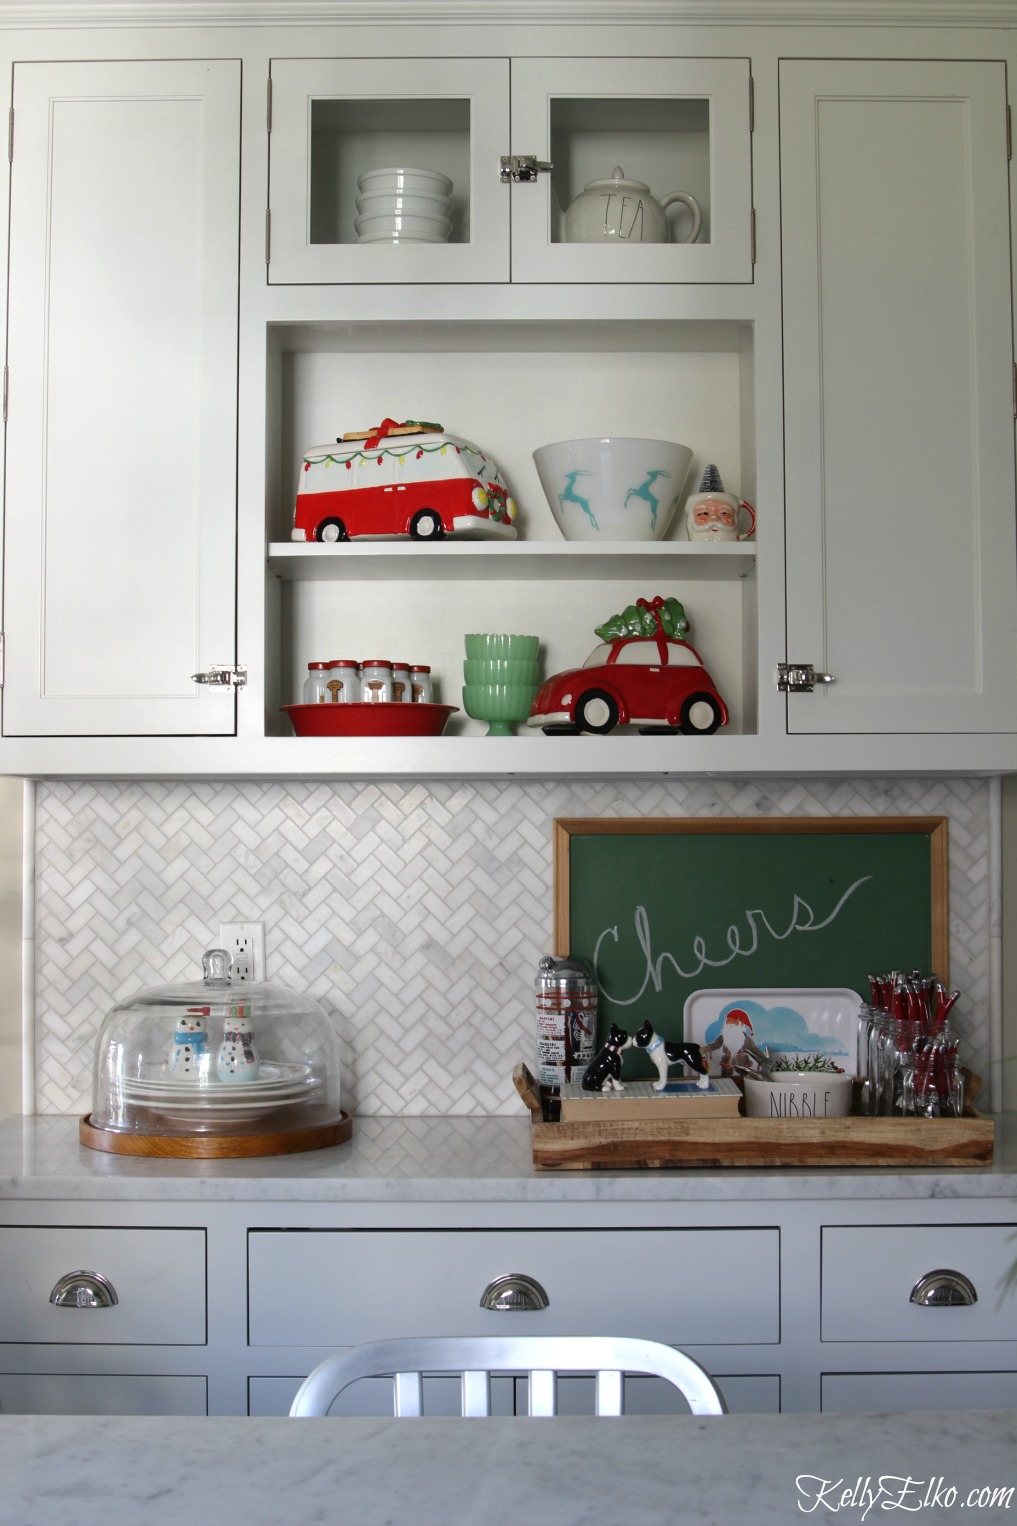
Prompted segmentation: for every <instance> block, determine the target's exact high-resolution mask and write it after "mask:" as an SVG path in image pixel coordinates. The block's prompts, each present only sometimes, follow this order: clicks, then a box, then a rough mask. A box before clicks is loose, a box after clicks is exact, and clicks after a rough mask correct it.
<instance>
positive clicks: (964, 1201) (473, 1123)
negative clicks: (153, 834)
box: [0, 1117, 1017, 1415]
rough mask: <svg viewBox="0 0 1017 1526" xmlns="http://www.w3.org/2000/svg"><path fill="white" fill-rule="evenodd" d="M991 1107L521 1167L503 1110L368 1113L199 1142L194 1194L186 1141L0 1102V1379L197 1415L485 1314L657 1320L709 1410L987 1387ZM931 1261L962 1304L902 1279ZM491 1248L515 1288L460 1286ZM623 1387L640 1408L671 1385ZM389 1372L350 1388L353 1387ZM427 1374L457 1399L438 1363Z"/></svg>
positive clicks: (281, 1396)
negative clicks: (221, 1155)
mask: <svg viewBox="0 0 1017 1526" xmlns="http://www.w3.org/2000/svg"><path fill="white" fill-rule="evenodd" d="M1012 1123H1013V1120H1012V1119H1011V1118H1004V1119H1000V1120H997V1134H996V1140H997V1149H996V1158H995V1161H994V1163H993V1164H992V1165H991V1166H989V1167H977V1168H974V1169H972V1170H966V1169H954V1170H945V1169H939V1168H920V1169H917V1170H906V1169H897V1170H871V1171H866V1170H863V1171H859V1170H857V1169H854V1170H852V1171H849V1172H846V1173H841V1172H837V1171H830V1170H824V1171H822V1172H818V1173H816V1172H795V1171H770V1170H745V1171H731V1170H717V1171H714V1170H710V1169H702V1170H690V1171H667V1172H660V1171H618V1172H613V1171H598V1172H595V1173H593V1172H583V1171H570V1172H560V1173H555V1172H534V1170H533V1166H532V1155H531V1148H530V1131H529V1120H528V1119H527V1118H525V1117H500V1118H495V1117H491V1118H481V1117H473V1118H470V1117H460V1118H445V1119H436V1118H428V1117H417V1118H411V1117H402V1118H391V1119H390V1118H372V1117H365V1118H362V1119H358V1120H357V1122H356V1126H355V1129H354V1133H353V1136H352V1138H351V1140H350V1141H349V1142H348V1144H345V1145H342V1146H338V1147H336V1148H335V1149H331V1150H323V1151H318V1152H314V1153H313V1154H312V1155H309V1156H306V1157H302V1158H300V1159H297V1158H295V1157H281V1158H278V1159H271V1158H265V1159H260V1160H256V1161H250V1160H248V1161H243V1162H240V1163H237V1162H233V1161H222V1162H205V1163H204V1164H203V1165H202V1168H201V1180H200V1188H201V1190H200V1192H199V1191H198V1190H197V1186H198V1183H197V1180H196V1178H195V1175H194V1163H193V1162H173V1161H166V1160H160V1161H155V1162H146V1161H132V1162H130V1163H129V1164H130V1166H131V1170H130V1173H129V1174H128V1175H124V1174H123V1172H121V1171H120V1170H119V1169H117V1170H111V1164H115V1162H112V1161H111V1159H110V1158H109V1157H104V1156H102V1155H96V1154H95V1152H92V1151H89V1150H82V1149H80V1148H79V1146H78V1143H77V1122H76V1120H75V1119H74V1118H55V1117H52V1118H26V1119H8V1120H6V1121H4V1122H3V1123H0V1183H2V1184H3V1185H2V1189H0V1190H2V1192H3V1196H4V1200H5V1201H4V1206H3V1214H2V1220H3V1223H2V1226H0V1259H2V1260H3V1264H4V1266H5V1267H11V1268H13V1270H12V1273H11V1276H10V1277H9V1278H8V1282H9V1284H10V1287H11V1289H12V1290H13V1291H12V1297H13V1296H15V1295H16V1303H17V1308H16V1310H15V1311H14V1313H13V1315H12V1317H11V1318H9V1319H8V1320H7V1323H6V1325H5V1328H4V1329H3V1330H2V1331H0V1401H2V1402H3V1403H4V1406H5V1408H6V1409H8V1410H10V1411H14V1412H17V1410H19V1409H22V1408H24V1409H34V1408H36V1407H38V1408H40V1409H46V1410H47V1411H51V1410H52V1409H53V1408H54V1407H59V1405H60V1404H64V1405H66V1406H67V1407H68V1408H73V1409H75V1410H77V1409H78V1408H79V1407H80V1408H81V1409H82V1410H87V1409H88V1407H89V1405H93V1406H96V1407H98V1406H102V1412H103V1413H105V1412H115V1407H116V1404H117V1395H118V1393H119V1394H120V1395H121V1396H123V1397H124V1398H126V1396H129V1395H131V1396H133V1400H132V1402H133V1403H135V1404H136V1405H137V1406H138V1407H141V1408H144V1409H145V1410H148V1409H149V1408H151V1409H152V1412H158V1413H162V1412H163V1407H165V1406H167V1405H170V1404H174V1405H179V1406H180V1409H179V1410H178V1411H176V1412H180V1413H191V1412H194V1408H195V1407H198V1409H199V1412H200V1406H201V1405H202V1404H203V1403H205V1402H206V1395H207V1406H208V1412H209V1413H210V1414H246V1413H251V1414H261V1415H267V1414H285V1413H286V1411H287V1409H288V1407H289V1404H290V1402H291V1400H292V1397H293V1394H294V1393H295V1392H296V1389H297V1388H298V1387H299V1385H300V1382H301V1381H302V1379H303V1378H304V1377H306V1375H307V1373H308V1372H309V1371H310V1370H311V1368H312V1367H314V1366H315V1365H316V1364H317V1363H318V1362H319V1361H321V1360H322V1359H323V1358H324V1357H325V1356H327V1355H328V1354H329V1353H330V1352H331V1351H334V1350H336V1349H337V1348H338V1347H341V1346H345V1345H348V1344H355V1343H359V1342H361V1341H366V1340H371V1339H375V1338H388V1337H396V1336H400V1335H410V1334H442V1333H456V1334H469V1333H471V1332H472V1333H488V1332H490V1331H495V1332H497V1331H499V1330H501V1329H504V1330H506V1331H509V1330H511V1331H515V1332H524V1333H541V1332H546V1333H548V1334H582V1333H583V1332H585V1331H587V1330H591V1331H596V1332H598V1333H603V1332H604V1331H606V1330H613V1331H616V1332H618V1333H620V1334H629V1335H638V1336H644V1337H648V1338H650V1339H657V1340H664V1341H670V1342H673V1343H674V1344H675V1345H678V1346H680V1347H681V1348H682V1349H684V1350H687V1351H688V1352H689V1353H690V1354H691V1355H692V1356H694V1357H695V1358H696V1359H697V1360H698V1361H700V1362H701V1363H702V1364H703V1365H704V1366H705V1367H706V1368H707V1370H708V1371H709V1372H710V1373H711V1374H713V1376H714V1377H715V1378H716V1379H717V1381H718V1383H719V1386H720V1388H721V1390H722V1391H723V1393H724V1395H725V1397H726V1399H727V1402H728V1405H729V1407H730V1408H731V1410H732V1411H745V1412H748V1411H766V1410H769V1411H771V1412H776V1411H777V1410H781V1411H801V1412H806V1411H817V1410H819V1409H820V1407H823V1408H829V1409H831V1410H835V1411H839V1410H848V1409H857V1408H864V1407H866V1398H867V1407H868V1408H870V1409H873V1408H881V1407H884V1408H887V1409H893V1408H913V1407H921V1408H930V1409H935V1408H949V1407H951V1406H952V1405H956V1404H967V1405H970V1406H971V1407H973V1408H986V1407H991V1406H994V1405H1000V1404H1002V1405H1007V1404H1009V1405H1012V1404H1013V1400H1014V1388H1013V1384H1014V1379H1015V1374H1017V1322H1015V1320H1014V1309H1015V1307H1017V1304H1015V1300H1017V1282H1015V1280H1014V1275H1013V1268H1014V1265H1015V1258H1017V1216H1015V1213H1014V1190H1013V1188H1014V1170H1015V1166H1017V1161H1015V1159H1014V1139H1013V1131H1012V1128H1011V1125H1012ZM128 1226H129V1227H128ZM117 1257H119V1261H117V1260H116V1258H117ZM160 1258H161V1259H162V1261H163V1262H164V1266H165V1273H164V1275H163V1274H162V1273H157V1272H156V1271H155V1270H154V1268H156V1267H157V1266H158V1262H159V1260H160ZM80 1268H85V1269H88V1270H91V1271H92V1272H104V1273H106V1274H107V1275H108V1277H109V1280H110V1281H112V1282H113V1283H114V1285H115V1286H116V1287H117V1290H118V1293H119V1296H120V1302H119V1304H118V1305H117V1306H116V1307H114V1308H107V1309H89V1308H84V1309H77V1308H69V1309H68V1308H64V1309H56V1308H53V1307H52V1306H50V1305H49V1303H48V1298H49V1290H50V1288H51V1286H52V1285H53V1282H54V1281H55V1280H56V1277H57V1276H59V1275H60V1274H62V1272H64V1271H68V1270H78V1269H80ZM943 1269H947V1270H950V1271H951V1272H953V1273H954V1274H957V1275H958V1276H959V1277H963V1278H966V1279H967V1281H968V1282H969V1283H970V1284H971V1286H972V1288H973V1289H974V1292H975V1295H976V1298H975V1302H974V1303H971V1304H965V1305H956V1306H949V1305H946V1306H936V1305H935V1304H933V1305H931V1306H924V1307H923V1306H918V1305H916V1304H912V1303H910V1302H909V1298H910V1292H911V1288H912V1286H913V1285H914V1284H915V1283H917V1282H920V1281H921V1280H922V1279H923V1278H924V1277H925V1276H926V1275H927V1274H928V1273H931V1272H937V1271H941V1270H943ZM507 1274H511V1275H512V1276H513V1278H514V1279H516V1281H515V1286H516V1287H517V1288H520V1287H521V1288H522V1291H523V1292H524V1293H525V1294H526V1295H527V1296H525V1297H518V1298H516V1299H514V1300H512V1302H514V1304H515V1307H512V1306H509V1307H506V1308H493V1307H492V1308H482V1307H481V1298H482V1296H484V1295H485V1293H487V1291H488V1288H489V1286H490V1284H492V1283H495V1282H496V1281H497V1279H499V1278H501V1277H503V1276H505V1275H507ZM160 1279H161V1280H160ZM522 1279H526V1281H525V1282H522ZM535 1285H539V1288H540V1289H541V1290H542V1294H543V1298H544V1299H546V1306H545V1307H542V1308H541V1307H537V1306H536V1304H537V1303H539V1302H540V1301H541V1299H540V1298H535V1297H534V1288H535ZM492 1291H496V1289H495V1290H492ZM9 1301H10V1300H9ZM491 1301H492V1300H491V1297H490V1295H489V1296H488V1302H491ZM118 1310H121V1311H123V1318H124V1319H125V1320H127V1321H129V1323H128V1324H125V1325H123V1326H122V1327H119V1328H118V1327H117V1326H116V1318H117V1317H118ZM103 1321H110V1322H109V1323H108V1324H106V1325H104V1324H103ZM79 1328H80V1329H81V1330H83V1331H84V1335H83V1337H81V1338H75V1337H74V1336H73V1332H74V1330H76V1329H79ZM65 1329H66V1331H67V1333H66V1334H65V1333H64V1330H65ZM97 1329H109V1330H110V1331H111V1332H112V1334H111V1336H110V1338H108V1339H107V1338H105V1337H104V1336H102V1335H100V1336H99V1337H96V1336H95V1335H94V1334H93V1332H94V1331H95V1330H97ZM92 1378H95V1379H98V1378H102V1379H103V1380H104V1381H103V1382H102V1383H101V1384H98V1385H97V1387H96V1389H95V1392H94V1396H93V1395H91V1394H90V1390H89V1387H88V1384H87V1383H86V1381H85V1380H91V1379H92ZM170 1380H172V1381H170ZM522 1381H523V1380H522V1379H516V1378H514V1377H512V1376H511V1375H507V1376H506V1378H505V1381H504V1383H502V1384H500V1385H499V1390H498V1397H497V1402H498V1404H499V1406H500V1412H502V1413H510V1412H512V1410H513V1409H517V1410H519V1409H525V1394H524V1393H523V1392H522V1386H521V1385H522ZM569 1381H570V1385H571V1382H572V1380H569ZM146 1385H147V1386H146ZM575 1385H576V1386H575V1387H572V1386H568V1387H566V1388H565V1389H564V1404H565V1406H566V1407H571V1408H572V1409H574V1410H578V1409H580V1408H581V1407H582V1405H583V1403H584V1401H585V1398H586V1393H585V1390H584V1388H583V1385H582V1382H581V1381H580V1380H578V1379H577V1380H575ZM631 1387H632V1393H631V1394H630V1400H631V1402H632V1403H633V1404H634V1405H635V1407H636V1409H637V1411H638V1410H642V1411H645V1412H647V1413H656V1412H660V1411H661V1410H662V1409H665V1408H666V1405H667V1403H673V1402H674V1397H673V1395H672V1394H671V1393H668V1392H666V1391H665V1390H662V1389H659V1388H657V1386H656V1385H655V1384H654V1383H653V1382H652V1381H650V1380H647V1381H646V1383H645V1384H644V1383H638V1384H633V1385H631ZM54 1395H58V1396H60V1397H59V1399H58V1398H54V1397H53V1396H54ZM387 1397H388V1395H387V1393H386V1386H385V1385H384V1384H383V1383H375V1384H373V1385H372V1386H371V1387H370V1388H369V1389H366V1391H365V1390H359V1389H358V1390H357V1391H356V1394H355V1395H354V1394H353V1393H352V1392H351V1395H350V1398H349V1409H350V1412H351V1413H369V1412H375V1411H377V1410H379V1409H380V1408H382V1407H383V1406H384V1402H385V1400H386V1398H387ZM433 1398H434V1400H435V1404H436V1405H437V1406H438V1407H439V1410H441V1411H444V1410H445V1409H454V1408H455V1405H454V1402H453V1401H452V1399H451V1397H450V1395H449V1394H448V1393H447V1392H444V1391H443V1390H442V1388H441V1386H440V1385H436V1386H435V1387H434V1389H433ZM917 1401H920V1402H917Z"/></svg>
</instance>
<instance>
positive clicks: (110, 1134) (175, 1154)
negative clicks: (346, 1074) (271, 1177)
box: [78, 1109, 353, 1160]
mask: <svg viewBox="0 0 1017 1526" xmlns="http://www.w3.org/2000/svg"><path fill="white" fill-rule="evenodd" d="M307 1111H308V1112H309V1111H310V1109H308V1110H307ZM323 1111H324V1110H323ZM352 1133H353V1119H352V1118H351V1117H350V1115H349V1113H340V1115H339V1118H338V1119H336V1118H335V1116H334V1114H333V1116H332V1117H331V1118H330V1119H329V1120H327V1121H322V1122H319V1123H313V1122H309V1123H306V1124H304V1125H302V1126H301V1127H299V1128H290V1129H277V1130H275V1131H273V1132H271V1133H268V1132H266V1133H262V1134H226V1133H222V1134H121V1133H117V1132H116V1130H114V1129H102V1128H98V1127H97V1126H96V1125H95V1124H93V1122H92V1115H91V1113H86V1114H85V1116H84V1117H83V1118H82V1119H80V1121H79V1123H78V1140H79V1142H80V1143H81V1144H83V1145H87V1146H88V1148H89V1149H90V1150H105V1151H106V1153H107V1154H110V1155H142V1156H146V1157H148V1158H149V1159H152V1158H163V1159H168V1160H242V1159H245V1158H248V1157H253V1156H257V1155H296V1154H299V1153H300V1152H301V1151H302V1150H325V1149H327V1148H328V1147H329V1145H337V1144H344V1143H345V1142H346V1140H347V1139H349V1138H350V1136H351V1135H352Z"/></svg>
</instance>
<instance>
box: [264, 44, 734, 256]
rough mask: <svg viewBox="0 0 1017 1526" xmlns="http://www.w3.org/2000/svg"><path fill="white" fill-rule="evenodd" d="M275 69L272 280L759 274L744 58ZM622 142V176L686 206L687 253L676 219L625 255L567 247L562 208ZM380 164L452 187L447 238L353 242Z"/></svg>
mask: <svg viewBox="0 0 1017 1526" xmlns="http://www.w3.org/2000/svg"><path fill="white" fill-rule="evenodd" d="M271 68H272V73H271V139H270V143H271V153H270V180H269V215H270V243H269V256H268V275H269V280H270V282H272V283H287V282H294V281H295V282H310V283H321V282H326V283H327V282H377V281H386V282H398V283H400V284H402V285H409V284H411V283H414V282H421V281H441V282H449V281H508V280H513V281H526V282H545V281H572V282H575V281H583V282H595V283H598V284H599V283H613V282H626V283H645V282H648V281H751V279H752V206H751V168H750V141H751V140H750V100H751V81H750V74H749V61H748V60H747V59H744V58H695V59H690V58H646V57H628V58H626V57H623V58H619V59H599V58H550V59H535V58H514V59H512V60H511V61H510V60H509V59H507V58H496V57H490V58H469V57H459V58H429V59H408V58H407V59H401V58H394V59H393V58H386V59H377V58H374V59H372V58H354V57H342V58H332V59H306V58H297V59H294V58H274V59H273V60H272V65H271ZM510 73H511V82H510ZM510 97H511V104H510ZM510 124H511V125H510ZM622 145H624V150H625V153H626V154H627V155H628V159H629V162H628V163H627V164H623V165H621V166H620V167H621V168H622V169H624V170H625V171H626V174H627V175H628V176H629V178H636V179H638V180H640V181H643V182H644V183H645V184H647V185H649V187H650V190H651V191H652V193H653V194H654V196H655V197H657V198H658V199H659V198H660V197H662V196H665V195H667V194H668V193H669V192H671V191H676V190H682V191H685V192H687V193H688V194H690V195H692V196H693V197H694V198H695V200H696V201H697V203H698V205H699V206H700V208H701V209H702V211H703V226H702V230H701V232H700V234H699V236H698V238H697V240H696V242H695V243H691V242H688V241H687V239H688V235H689V233H690V231H691V213H689V212H688V211H687V209H686V210H683V212H682V213H681V214H680V215H672V222H673V228H672V237H673V239H674V240H675V241H674V242H671V243H666V244H659V243H643V242H642V241H641V237H640V233H641V228H639V227H636V228H635V229H633V227H632V223H631V221H630V222H629V223H623V226H624V227H625V228H627V229H628V230H629V231H631V233H632V237H631V239H628V240H626V247H624V248H622V247H620V246H619V244H617V243H607V244H604V243H601V244H588V243H575V242H572V243H569V242H568V241H567V239H566V230H565V224H564V214H565V212H566V211H567V209H568V207H569V206H570V204H571V203H572V201H573V200H574V199H575V198H576V197H577V196H578V195H579V194H580V193H581V192H582V190H583V188H584V186H585V185H586V184H587V183H588V182H590V181H593V180H603V179H605V178H609V177H610V176H611V174H612V172H613V170H614V168H615V164H616V161H617V158H618V155H619V153H620V152H621V146H622ZM504 161H508V162H504ZM503 162H504V163H503ZM391 165H412V166H413V167H414V168H422V169H427V170H432V171H437V172H439V173H442V174H444V175H446V176H448V177H449V178H450V179H451V181H452V183H453V192H452V196H453V221H452V230H451V233H450V236H449V240H448V242H447V243H435V244H429V243H418V242H406V243H400V244H396V245H385V244H377V243H358V242H357V230H356V226H355V218H356V215H357V177H358V175H359V174H361V173H362V172H363V171H365V170H375V169H380V168H382V167H387V166H391ZM510 209H511V211H510ZM635 215H636V213H635V212H634V213H633V217H635ZM510 223H511V231H510Z"/></svg>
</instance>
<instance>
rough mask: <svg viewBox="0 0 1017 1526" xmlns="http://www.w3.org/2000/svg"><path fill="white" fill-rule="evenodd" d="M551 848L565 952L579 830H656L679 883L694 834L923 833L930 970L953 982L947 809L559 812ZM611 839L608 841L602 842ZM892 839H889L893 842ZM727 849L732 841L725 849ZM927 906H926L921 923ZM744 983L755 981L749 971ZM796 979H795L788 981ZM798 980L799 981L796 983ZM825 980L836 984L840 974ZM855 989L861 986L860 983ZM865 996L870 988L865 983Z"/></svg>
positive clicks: (628, 833)
mask: <svg viewBox="0 0 1017 1526" xmlns="http://www.w3.org/2000/svg"><path fill="white" fill-rule="evenodd" d="M553 827H554V835H553V850H554V948H555V950H556V952H557V953H558V954H560V955H568V954H569V953H579V952H581V950H580V949H578V948H572V947H570V944H571V943H572V942H573V932H572V900H573V897H572V881H571V875H572V844H573V839H575V838H577V837H580V836H582V837H588V836H590V835H598V836H603V837H605V838H609V837H613V838H620V837H637V836H639V837H645V836H650V835H652V836H654V837H657V838H659V840H660V860H659V864H660V867H659V870H657V871H656V872H658V873H659V874H660V875H661V876H671V877H672V879H671V882H672V883H675V884H681V883H682V876H681V859H682V846H683V844H685V843H687V841H688V839H689V837H690V836H692V835H695V836H699V837H703V836H710V837H714V838H717V839H721V838H724V837H730V836H731V835H736V834H737V835H746V834H749V835H753V836H755V835H757V834H758V835H759V836H763V835H767V836H771V837H798V836H803V835H805V834H810V833H811V834H817V833H823V834H827V835H836V834H841V833H843V834H853V833H868V834H887V835H888V836H892V835H898V836H899V835H902V834H920V835H921V836H923V837H925V838H926V839H927V840H928V848H929V887H930V904H929V907H928V915H929V947H930V950H931V958H932V969H933V970H935V972H936V974H937V975H938V976H939V978H940V980H942V981H943V982H944V984H948V983H949V892H948V879H947V869H948V866H947V847H948V830H949V824H948V819H947V818H946V817H945V816H878V817H868V816H851V817H842V816H838V817H813V816H808V817H784V818H771V817H765V818H756V817H747V818H746V817H717V818H713V817H709V818H708V817H689V818H685V817H659V818H654V817H638V818H624V817H607V818H602V817H592V818H588V817H562V818H556V819H555V821H554V824H553ZM605 846H606V844H605ZM888 846H890V845H888ZM728 851H730V848H729V849H728ZM924 914H925V913H924V906H923V907H922V910H921V915H922V920H923V926H924ZM741 983H742V985H745V984H749V985H751V984H753V982H752V979H751V977H750V978H749V979H748V981H747V982H746V981H742V982H741ZM699 984H700V985H701V986H704V987H711V986H713V987H717V986H725V985H727V984H737V982H732V981H724V980H720V979H709V978H705V977H704V978H703V979H701V980H700V981H699ZM791 984H795V982H791ZM799 984H801V982H799ZM824 984H827V985H835V984H838V982H836V981H826V982H824ZM856 988H857V987H856ZM861 994H862V995H865V994H866V992H865V991H864V990H862V992H861Z"/></svg>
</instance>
